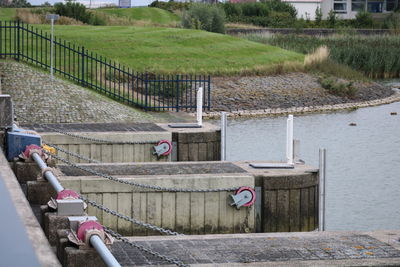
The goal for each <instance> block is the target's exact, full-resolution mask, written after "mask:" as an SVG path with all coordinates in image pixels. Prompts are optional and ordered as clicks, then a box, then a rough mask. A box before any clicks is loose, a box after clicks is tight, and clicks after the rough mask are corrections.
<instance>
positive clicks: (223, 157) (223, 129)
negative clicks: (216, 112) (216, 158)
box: [221, 112, 228, 161]
mask: <svg viewBox="0 0 400 267" xmlns="http://www.w3.org/2000/svg"><path fill="white" fill-rule="evenodd" d="M227 122H228V120H227V115H226V112H221V161H225V160H226V128H227V127H226V125H227Z"/></svg>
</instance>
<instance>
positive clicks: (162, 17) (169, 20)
mask: <svg viewBox="0 0 400 267" xmlns="http://www.w3.org/2000/svg"><path fill="white" fill-rule="evenodd" d="M95 11H96V12H102V13H106V14H107V15H114V16H116V17H126V18H129V19H131V20H134V21H150V22H151V23H154V24H158V25H160V26H161V25H171V24H176V23H178V22H179V21H180V18H179V17H178V16H177V15H176V14H173V13H171V12H169V11H167V10H163V9H159V8H154V7H136V8H100V9H96V10H95Z"/></svg>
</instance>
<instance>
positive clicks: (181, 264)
mask: <svg viewBox="0 0 400 267" xmlns="http://www.w3.org/2000/svg"><path fill="white" fill-rule="evenodd" d="M103 227H104V231H105V232H106V233H108V234H110V235H111V236H113V237H115V238H116V239H117V240H120V241H122V242H124V243H125V244H128V245H129V246H131V247H134V248H137V249H139V250H141V251H143V252H146V253H149V254H150V255H153V256H156V257H158V258H160V259H162V260H165V261H166V262H169V263H172V264H175V265H177V266H181V267H188V266H190V265H189V264H185V263H183V262H182V261H180V260H178V259H175V258H170V257H167V256H164V255H162V254H160V253H158V252H156V251H153V250H151V249H149V248H145V247H144V246H142V245H138V244H135V243H133V242H131V241H129V239H128V238H126V237H123V236H122V235H121V234H119V233H116V232H114V231H113V230H111V229H110V228H108V227H105V226H103Z"/></svg>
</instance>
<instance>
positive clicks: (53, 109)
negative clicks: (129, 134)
mask: <svg viewBox="0 0 400 267" xmlns="http://www.w3.org/2000/svg"><path fill="white" fill-rule="evenodd" d="M0 76H2V93H3V94H10V95H11V96H12V98H13V100H14V106H15V113H16V115H17V118H18V114H21V115H22V116H24V117H26V118H28V119H29V120H30V122H36V123H72V122H117V121H118V122H126V121H129V122H149V121H154V118H153V117H152V116H151V115H150V114H147V113H145V112H142V111H138V110H135V109H133V108H131V107H128V106H125V105H122V104H119V103H117V102H116V101H113V100H111V99H108V98H107V97H105V96H101V95H100V94H98V93H96V92H94V91H91V90H89V89H84V88H82V87H80V86H77V85H74V84H73V83H71V82H66V81H64V80H62V79H58V78H55V80H54V81H51V80H50V78H49V74H47V73H44V72H42V71H38V70H35V69H33V68H31V67H29V66H27V65H25V64H21V63H17V62H13V61H0Z"/></svg>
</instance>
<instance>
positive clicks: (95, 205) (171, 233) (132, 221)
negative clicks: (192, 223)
mask: <svg viewBox="0 0 400 267" xmlns="http://www.w3.org/2000/svg"><path fill="white" fill-rule="evenodd" d="M79 198H80V199H82V200H83V201H85V202H86V203H88V204H90V205H92V206H93V207H95V208H97V209H99V210H102V211H104V212H106V213H108V214H111V215H113V216H116V217H118V218H120V219H123V220H125V221H128V222H131V223H134V224H137V225H139V226H142V227H144V228H147V229H150V230H153V231H157V232H160V233H162V234H166V235H183V234H180V233H177V232H174V231H171V230H168V229H164V228H162V227H158V226H155V225H152V224H150V223H145V222H142V221H139V220H137V219H134V218H131V217H129V216H126V215H123V214H121V213H118V212H117V211H115V210H112V209H110V208H107V207H104V206H103V205H101V204H98V203H96V202H95V201H92V200H89V199H87V198H86V197H84V196H82V195H81V196H79Z"/></svg>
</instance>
